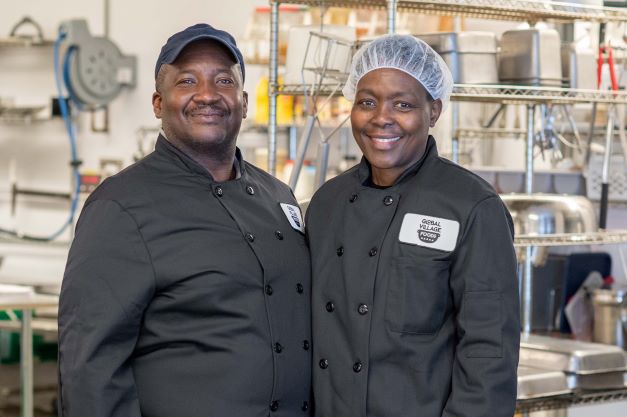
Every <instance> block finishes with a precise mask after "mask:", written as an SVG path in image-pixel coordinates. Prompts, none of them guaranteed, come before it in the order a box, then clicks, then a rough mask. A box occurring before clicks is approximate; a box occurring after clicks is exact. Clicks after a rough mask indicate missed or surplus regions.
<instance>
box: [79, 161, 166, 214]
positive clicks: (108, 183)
mask: <svg viewBox="0 0 627 417" xmlns="http://www.w3.org/2000/svg"><path fill="white" fill-rule="evenodd" d="M153 158H154V156H153V154H150V155H148V156H146V157H145V158H143V159H141V160H139V161H137V162H135V163H133V164H131V165H129V166H128V167H126V168H124V169H123V170H122V171H120V172H118V173H117V174H115V175H112V176H110V177H108V178H106V179H105V180H104V181H102V183H100V185H99V186H98V187H97V188H96V189H95V190H94V191H93V192H92V193H91V194H90V196H89V198H88V199H87V202H86V204H88V203H91V202H93V201H95V200H114V201H117V202H118V203H122V202H123V201H124V200H125V199H127V198H131V197H133V196H137V195H138V194H139V193H141V191H142V190H145V189H146V187H147V186H149V183H150V181H149V180H150V178H151V175H150V168H149V167H150V164H151V162H152V161H151V160H152V159H153Z"/></svg>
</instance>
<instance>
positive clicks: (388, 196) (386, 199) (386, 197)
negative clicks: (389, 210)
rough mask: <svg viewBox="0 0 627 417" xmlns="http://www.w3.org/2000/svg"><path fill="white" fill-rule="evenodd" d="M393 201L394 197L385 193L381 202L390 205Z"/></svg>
mask: <svg viewBox="0 0 627 417" xmlns="http://www.w3.org/2000/svg"><path fill="white" fill-rule="evenodd" d="M393 202H394V198H392V196H390V195H386V196H385V197H383V204H384V205H386V206H390V205H392V203H393Z"/></svg>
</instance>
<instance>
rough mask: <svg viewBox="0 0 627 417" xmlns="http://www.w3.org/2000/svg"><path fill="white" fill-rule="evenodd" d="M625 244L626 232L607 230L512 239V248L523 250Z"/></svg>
mask: <svg viewBox="0 0 627 417" xmlns="http://www.w3.org/2000/svg"><path fill="white" fill-rule="evenodd" d="M626 242H627V230H607V231H599V232H595V233H564V234H554V235H539V236H529V235H527V236H519V237H516V238H515V239H514V246H515V247H521V248H524V247H529V246H534V247H535V246H573V245H612V244H614V245H615V244H620V243H626Z"/></svg>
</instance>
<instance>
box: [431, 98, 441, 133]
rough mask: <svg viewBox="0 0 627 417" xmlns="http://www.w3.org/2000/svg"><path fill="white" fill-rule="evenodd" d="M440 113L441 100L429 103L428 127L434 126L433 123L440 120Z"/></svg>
mask: <svg viewBox="0 0 627 417" xmlns="http://www.w3.org/2000/svg"><path fill="white" fill-rule="evenodd" d="M441 113H442V100H440V99H437V100H433V101H432V102H431V114H430V117H429V127H433V126H435V122H437V121H438V119H439V118H440V114H441Z"/></svg>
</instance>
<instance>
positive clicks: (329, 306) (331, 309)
mask: <svg viewBox="0 0 627 417" xmlns="http://www.w3.org/2000/svg"><path fill="white" fill-rule="evenodd" d="M326 309H327V311H328V312H329V313H332V312H334V311H335V304H333V301H329V302H327V305H326Z"/></svg>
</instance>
